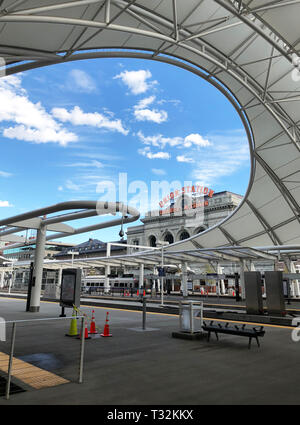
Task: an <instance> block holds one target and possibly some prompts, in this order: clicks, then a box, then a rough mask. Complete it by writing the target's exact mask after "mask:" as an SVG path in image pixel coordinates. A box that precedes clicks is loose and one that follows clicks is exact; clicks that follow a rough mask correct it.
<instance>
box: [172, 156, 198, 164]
mask: <svg viewBox="0 0 300 425" xmlns="http://www.w3.org/2000/svg"><path fill="white" fill-rule="evenodd" d="M176 159H177V161H178V162H187V163H192V162H195V161H194V160H193V158H188V157H186V156H185V155H178V156H176Z"/></svg>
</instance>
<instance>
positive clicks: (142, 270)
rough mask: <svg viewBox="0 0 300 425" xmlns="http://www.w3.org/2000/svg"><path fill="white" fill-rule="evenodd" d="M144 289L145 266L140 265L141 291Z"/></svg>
mask: <svg viewBox="0 0 300 425" xmlns="http://www.w3.org/2000/svg"><path fill="white" fill-rule="evenodd" d="M143 287H144V264H140V275H139V289H141V288H143Z"/></svg>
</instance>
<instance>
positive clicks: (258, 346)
mask: <svg viewBox="0 0 300 425" xmlns="http://www.w3.org/2000/svg"><path fill="white" fill-rule="evenodd" d="M255 338H256V342H257V346H258V347H260V344H259V341H258V337H257V336H256V337H255Z"/></svg>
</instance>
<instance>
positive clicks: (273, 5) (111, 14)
mask: <svg viewBox="0 0 300 425" xmlns="http://www.w3.org/2000/svg"><path fill="white" fill-rule="evenodd" d="M299 16H300V1H299V0H294V1H290V0H281V1H271V0H247V1H243V0H237V1H233V0H152V1H149V0H131V1H129V0H105V1H103V0H101V1H99V0H73V1H67V0H65V1H63V0H43V1H42V0H2V1H0V34H1V36H0V37H1V41H0V55H2V56H3V58H4V59H5V61H6V63H7V73H8V74H13V73H17V72H20V71H25V70H28V69H32V68H35V67H41V66H46V65H50V64H55V63H60V62H69V61H73V60H81V59H88V58H96V57H113V56H114V57H135V58H136V57H140V58H144V59H150V60H156V61H162V62H167V63H170V64H174V65H176V66H180V67H182V68H185V69H187V70H190V71H192V72H194V73H196V74H198V75H199V76H201V77H203V78H205V79H206V80H208V81H209V82H211V83H212V84H213V85H215V86H216V87H217V88H218V89H219V90H221V91H222V92H223V94H224V95H225V96H227V98H228V99H229V100H230V101H231V102H232V104H233V105H234V107H235V108H236V110H237V111H238V113H239V115H240V117H241V120H242V122H243V124H244V126H245V129H246V132H247V135H248V139H249V147H250V152H251V176H250V182H249V187H248V190H247V193H246V196H245V198H244V200H243V202H242V203H241V205H240V207H239V208H238V209H236V210H235V212H234V213H233V214H232V215H231V216H230V217H229V218H227V219H226V220H225V221H223V222H222V223H220V224H219V225H217V226H215V227H214V228H212V229H209V230H207V231H206V232H203V233H202V234H199V235H196V236H194V237H192V238H190V239H187V240H185V241H182V242H178V243H177V244H174V245H172V246H170V247H168V248H166V250H178V249H179V247H178V246H177V245H178V244H180V249H194V248H195V247H196V248H200V247H218V246H225V245H228V246H231V245H237V244H238V245H242V246H267V245H285V244H288V245H293V244H299V243H300V226H299V220H300V219H299V201H300V155H299V135H300V132H299V127H298V123H299V120H300V73H297V71H295V66H294V65H293V58H294V62H295V64H296V63H297V51H298V49H299V46H300V34H299ZM293 55H294V56H293Z"/></svg>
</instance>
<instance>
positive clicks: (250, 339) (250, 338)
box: [248, 337, 252, 350]
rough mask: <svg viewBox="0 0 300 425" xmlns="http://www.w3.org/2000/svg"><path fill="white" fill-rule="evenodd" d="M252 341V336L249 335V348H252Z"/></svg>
mask: <svg viewBox="0 0 300 425" xmlns="http://www.w3.org/2000/svg"><path fill="white" fill-rule="evenodd" d="M251 341H252V337H249V344H248V348H249V350H250V348H251Z"/></svg>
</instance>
